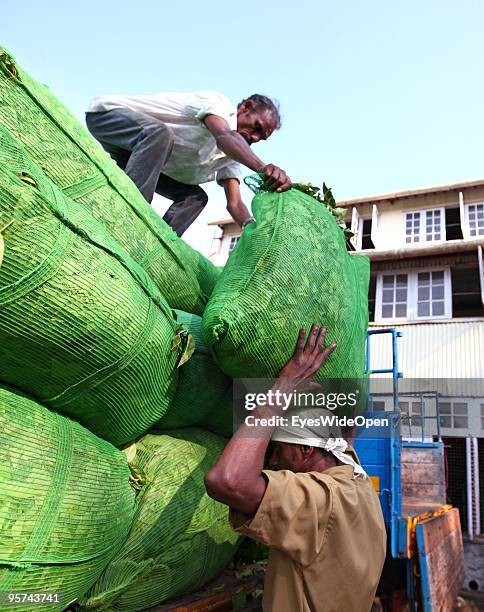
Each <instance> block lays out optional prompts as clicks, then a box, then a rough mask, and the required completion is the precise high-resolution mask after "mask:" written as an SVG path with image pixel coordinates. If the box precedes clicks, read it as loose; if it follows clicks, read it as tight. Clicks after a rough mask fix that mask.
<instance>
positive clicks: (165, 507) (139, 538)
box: [81, 428, 239, 612]
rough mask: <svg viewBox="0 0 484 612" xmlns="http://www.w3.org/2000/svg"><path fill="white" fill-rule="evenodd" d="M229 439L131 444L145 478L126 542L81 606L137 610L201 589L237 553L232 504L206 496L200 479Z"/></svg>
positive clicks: (190, 434) (187, 434)
mask: <svg viewBox="0 0 484 612" xmlns="http://www.w3.org/2000/svg"><path fill="white" fill-rule="evenodd" d="M224 443H225V440H224V439H223V438H220V437H218V436H216V435H215V434H212V433H210V432H208V431H205V430H203V429H197V428H192V429H190V428H187V429H183V430H178V431H172V432H170V434H169V435H168V434H166V435H152V434H149V435H146V436H144V437H143V438H141V440H140V441H138V442H137V443H136V444H135V445H132V446H131V447H128V449H126V452H127V454H128V457H130V465H131V467H132V469H133V470H134V471H135V472H138V473H139V475H140V478H142V479H144V480H145V484H144V486H143V487H142V489H141V492H140V494H139V498H138V508H137V511H136V515H135V519H134V522H133V526H132V528H131V531H130V533H129V536H128V539H127V540H126V542H125V544H124V545H123V547H122V548H121V550H120V552H119V553H118V554H117V555H116V557H115V558H114V559H113V560H112V561H111V562H110V563H109V565H108V566H107V568H106V570H105V571H104V572H103V574H102V575H101V577H100V579H99V580H98V581H97V583H96V584H95V585H94V587H93V588H92V589H91V590H90V591H89V593H88V594H87V595H86V598H85V599H84V600H82V601H81V610H91V609H95V610H125V611H126V612H135V611H137V610H144V609H145V608H147V607H150V606H154V605H156V604H158V603H161V602H163V601H165V600H166V599H168V598H170V597H173V596H175V595H178V594H182V593H187V592H190V591H193V590H196V589H198V588H200V587H201V586H202V585H203V584H205V583H206V582H207V581H209V580H210V579H211V578H213V577H215V576H216V575H217V574H218V573H219V572H221V571H222V570H223V569H224V567H225V566H226V565H227V564H228V562H229V561H230V559H231V558H232V556H233V555H234V554H235V552H236V549H237V545H238V542H239V536H238V535H237V534H236V533H235V532H234V531H233V530H232V529H231V527H230V525H229V522H228V508H227V506H224V505H223V504H220V503H218V502H216V501H214V500H212V499H210V497H208V495H207V494H206V492H205V486H204V483H203V478H204V475H205V474H206V472H207V471H208V470H209V469H210V468H211V467H212V465H213V464H214V463H215V461H216V459H217V457H218V456H219V454H220V453H221V451H222V449H223V446H224Z"/></svg>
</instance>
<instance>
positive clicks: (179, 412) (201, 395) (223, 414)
mask: <svg viewBox="0 0 484 612" xmlns="http://www.w3.org/2000/svg"><path fill="white" fill-rule="evenodd" d="M176 318H177V322H178V323H180V324H182V325H183V327H184V328H185V329H186V330H187V331H188V332H189V333H190V334H191V335H192V337H193V340H194V342H195V352H194V353H193V354H192V356H191V357H190V359H189V360H188V361H187V362H186V363H184V364H183V365H182V366H180V368H179V370H178V371H179V382H178V387H177V389H176V392H175V397H174V398H173V402H172V404H171V406H170V410H169V411H168V412H167V413H166V414H165V415H164V416H163V418H162V419H161V420H160V421H159V422H158V423H157V424H156V426H155V427H154V428H155V429H156V430H158V431H159V430H165V429H173V428H175V427H188V426H194V425H199V426H201V427H205V428H206V429H209V430H210V431H213V432H215V433H217V434H219V435H221V436H225V437H230V436H231V435H232V433H233V416H232V379H231V378H229V377H228V376H226V375H225V374H224V373H223V372H222V371H221V370H220V368H219V367H218V365H217V364H216V363H215V362H214V360H213V358H212V356H211V354H210V350H209V349H208V347H207V345H206V344H205V342H204V341H203V339H202V331H201V325H202V319H201V318H200V317H197V315H192V314H189V313H186V312H181V311H179V310H177V311H176Z"/></svg>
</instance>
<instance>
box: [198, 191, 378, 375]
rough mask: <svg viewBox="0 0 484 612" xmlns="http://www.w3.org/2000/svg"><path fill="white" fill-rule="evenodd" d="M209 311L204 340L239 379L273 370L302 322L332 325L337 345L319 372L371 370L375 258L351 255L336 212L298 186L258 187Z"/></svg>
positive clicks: (360, 372)
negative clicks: (368, 349) (249, 219)
mask: <svg viewBox="0 0 484 612" xmlns="http://www.w3.org/2000/svg"><path fill="white" fill-rule="evenodd" d="M252 211H253V214H254V216H255V218H256V219H257V222H256V223H255V224H251V225H248V226H247V227H246V229H245V230H244V232H243V234H242V236H241V238H240V240H239V241H238V243H237V245H236V247H235V249H234V250H233V252H232V254H231V255H230V258H229V260H228V262H227V264H226V265H225V268H224V270H223V272H222V275H221V277H220V279H219V281H218V282H217V286H216V288H215V290H214V292H213V293H212V296H211V298H210V301H209V303H208V306H207V308H206V310H205V312H204V315H203V321H202V331H203V335H204V339H205V341H206V342H207V344H208V345H209V346H210V347H211V349H212V351H213V354H214V356H215V360H216V361H217V363H218V364H219V366H220V368H221V369H222V370H223V371H224V372H225V373H226V374H228V375H229V376H232V377H233V378H265V377H274V376H276V375H277V373H278V372H279V370H280V369H281V368H282V367H283V366H284V364H285V363H286V362H287V360H288V359H289V358H290V357H291V355H292V354H293V352H294V348H295V346H296V341H297V337H298V333H299V329H300V328H301V327H303V326H305V327H306V329H308V330H309V328H310V327H311V324H312V323H313V322H316V323H319V324H323V325H325V326H326V327H327V330H328V332H327V341H328V342H336V344H337V347H336V349H335V351H334V353H333V354H332V355H331V357H330V359H329V360H328V361H327V362H326V363H325V364H324V365H323V367H322V368H321V369H320V371H319V372H318V374H317V376H316V378H317V379H318V378H319V379H321V378H348V379H349V378H358V377H362V376H364V371H365V338H366V330H367V324H368V283H369V275H370V266H369V261H368V259H367V258H366V257H361V256H350V255H349V253H348V251H347V250H346V246H345V238H344V236H343V232H342V230H341V228H340V227H339V226H338V225H337V223H336V221H335V220H334V219H333V217H332V215H331V214H330V212H329V211H328V210H327V209H326V208H325V207H324V206H323V205H322V204H320V203H319V202H317V201H316V200H315V199H314V198H311V197H310V196H307V195H305V194H303V193H301V192H300V191H297V190H296V189H290V190H289V191H286V192H284V193H275V192H265V191H260V192H258V193H257V194H256V196H255V197H254V199H253V202H252Z"/></svg>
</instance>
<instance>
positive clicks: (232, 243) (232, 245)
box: [229, 236, 240, 255]
mask: <svg viewBox="0 0 484 612" xmlns="http://www.w3.org/2000/svg"><path fill="white" fill-rule="evenodd" d="M239 239H240V236H231V237H230V242H229V255H230V253H232V251H233V250H234V249H235V245H236V244H237V242H238V241H239Z"/></svg>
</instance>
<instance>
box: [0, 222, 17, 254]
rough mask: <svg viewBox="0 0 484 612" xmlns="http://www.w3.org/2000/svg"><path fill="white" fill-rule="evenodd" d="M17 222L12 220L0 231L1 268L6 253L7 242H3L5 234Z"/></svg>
mask: <svg viewBox="0 0 484 612" xmlns="http://www.w3.org/2000/svg"><path fill="white" fill-rule="evenodd" d="M14 221H15V219H12V220H11V221H9V222H8V223H7V225H4V226H3V227H2V229H0V266H1V265H2V261H3V254H4V253H5V242H4V240H3V232H4V231H5V230H6V229H7V228H8V227H10V226H11V225H12V223H13V222H14Z"/></svg>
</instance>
